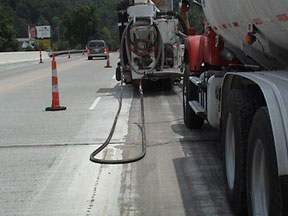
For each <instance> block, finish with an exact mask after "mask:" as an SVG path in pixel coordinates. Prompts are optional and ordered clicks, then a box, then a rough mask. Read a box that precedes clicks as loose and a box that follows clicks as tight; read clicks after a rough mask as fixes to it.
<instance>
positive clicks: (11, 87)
mask: <svg viewBox="0 0 288 216" xmlns="http://www.w3.org/2000/svg"><path fill="white" fill-rule="evenodd" d="M83 63H85V62H81V63H80V64H83ZM80 64H79V63H78V64H73V65H69V66H68V67H66V68H65V69H61V70H58V73H59V72H64V71H67V70H69V69H71V68H73V67H75V66H76V65H80ZM39 71H42V70H38V71H37V72H39ZM34 73H36V72H33V73H29V74H26V75H31V74H34ZM49 75H51V73H46V74H44V75H42V76H39V77H36V78H33V79H30V80H26V81H23V82H20V83H18V84H15V85H13V86H10V87H7V88H4V89H1V90H0V94H1V93H3V92H6V91H9V90H11V89H15V88H17V87H20V86H23V85H26V84H28V83H31V82H34V81H37V80H40V79H43V78H45V77H47V76H49Z"/></svg>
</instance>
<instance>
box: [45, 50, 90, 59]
mask: <svg viewBox="0 0 288 216" xmlns="http://www.w3.org/2000/svg"><path fill="white" fill-rule="evenodd" d="M82 52H87V50H86V49H83V50H63V51H51V52H49V54H48V55H49V56H50V57H52V56H53V53H55V55H56V56H58V55H65V54H69V53H70V54H72V53H82Z"/></svg>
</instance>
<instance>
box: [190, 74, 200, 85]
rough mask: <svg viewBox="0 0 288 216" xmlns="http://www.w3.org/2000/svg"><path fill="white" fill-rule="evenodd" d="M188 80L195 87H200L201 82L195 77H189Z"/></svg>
mask: <svg viewBox="0 0 288 216" xmlns="http://www.w3.org/2000/svg"><path fill="white" fill-rule="evenodd" d="M189 80H190V81H191V82H192V83H193V84H194V85H196V86H200V85H201V84H202V80H201V79H200V78H199V77H197V76H190V77H189Z"/></svg>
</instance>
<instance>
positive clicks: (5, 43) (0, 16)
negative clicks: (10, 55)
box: [0, 6, 18, 52]
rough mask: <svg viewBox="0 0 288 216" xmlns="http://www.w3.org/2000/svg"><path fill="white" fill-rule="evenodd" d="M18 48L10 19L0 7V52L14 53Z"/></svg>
mask: <svg viewBox="0 0 288 216" xmlns="http://www.w3.org/2000/svg"><path fill="white" fill-rule="evenodd" d="M17 48H18V44H17V41H16V32H15V30H14V28H13V20H12V18H11V17H10V16H9V15H8V14H7V13H6V12H5V10H4V9H3V8H2V7H1V6H0V51H2V52H5V51H14V50H16V49H17Z"/></svg>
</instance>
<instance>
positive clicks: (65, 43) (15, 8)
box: [0, 0, 203, 51]
mask: <svg viewBox="0 0 288 216" xmlns="http://www.w3.org/2000/svg"><path fill="white" fill-rule="evenodd" d="M117 4H118V0H61V1H59V0H41V1H40V0H0V51H14V50H19V49H20V47H19V45H18V43H17V42H16V38H28V26H35V25H51V28H52V38H51V40H52V49H53V50H65V49H72V48H76V49H83V48H85V46H86V44H87V42H88V41H89V40H91V39H103V40H105V41H106V42H107V44H108V46H109V47H110V49H111V50H116V49H118V48H119V36H118V26H117V23H118V21H117ZM178 5H179V0H175V1H174V8H175V9H176V10H178ZM202 18H203V15H202V12H201V10H199V9H198V8H197V7H192V10H191V13H190V21H191V23H192V25H193V26H196V29H197V30H198V31H200V30H201V26H202ZM36 49H37V47H36Z"/></svg>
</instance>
